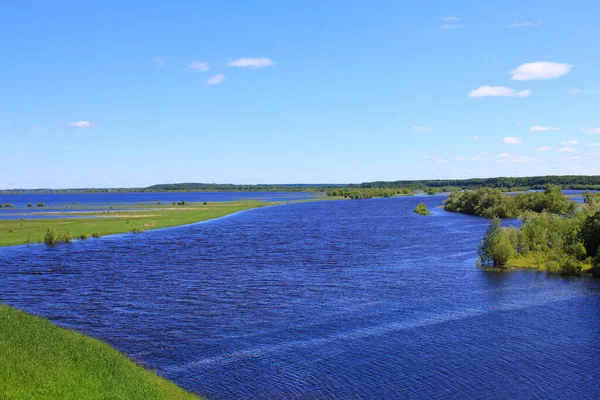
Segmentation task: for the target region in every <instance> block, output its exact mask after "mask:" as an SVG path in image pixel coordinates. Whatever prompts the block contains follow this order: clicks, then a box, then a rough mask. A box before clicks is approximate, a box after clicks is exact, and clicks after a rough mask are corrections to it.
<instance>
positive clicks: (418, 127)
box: [412, 125, 433, 132]
mask: <svg viewBox="0 0 600 400" xmlns="http://www.w3.org/2000/svg"><path fill="white" fill-rule="evenodd" d="M412 129H413V131H414V132H431V131H432V130H433V128H431V127H429V126H421V125H415V126H413V128H412Z"/></svg>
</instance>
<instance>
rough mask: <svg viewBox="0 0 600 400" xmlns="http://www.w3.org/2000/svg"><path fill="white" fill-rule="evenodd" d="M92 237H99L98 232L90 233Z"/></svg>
mask: <svg viewBox="0 0 600 400" xmlns="http://www.w3.org/2000/svg"><path fill="white" fill-rule="evenodd" d="M92 237H93V238H94V239H98V238H99V237H100V234H99V233H98V232H94V233H92Z"/></svg>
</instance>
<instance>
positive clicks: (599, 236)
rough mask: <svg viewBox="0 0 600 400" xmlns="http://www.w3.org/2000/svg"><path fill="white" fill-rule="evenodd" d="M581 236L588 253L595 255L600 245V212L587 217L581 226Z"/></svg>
mask: <svg viewBox="0 0 600 400" xmlns="http://www.w3.org/2000/svg"><path fill="white" fill-rule="evenodd" d="M580 238H581V241H582V242H583V245H584V246H585V249H586V251H587V255H588V256H592V257H594V256H595V255H596V252H597V251H598V248H599V247H600V212H597V213H595V214H594V215H590V216H589V217H587V218H586V219H585V221H584V222H583V225H582V226H581V233H580Z"/></svg>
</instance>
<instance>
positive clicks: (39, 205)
mask: <svg viewBox="0 0 600 400" xmlns="http://www.w3.org/2000/svg"><path fill="white" fill-rule="evenodd" d="M37 206H38V207H46V205H45V204H44V203H38V204H37Z"/></svg>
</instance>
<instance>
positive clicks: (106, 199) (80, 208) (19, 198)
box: [0, 192, 324, 220]
mask: <svg viewBox="0 0 600 400" xmlns="http://www.w3.org/2000/svg"><path fill="white" fill-rule="evenodd" d="M323 195H324V193H315V192H153V193H146V192H140V193H135V192H133V193H64V194H49V193H36V194H29V193H27V194H0V204H2V205H4V204H12V207H2V208H0V220H2V219H19V218H21V217H24V218H56V216H55V215H52V214H50V215H48V213H50V212H53V213H55V212H59V211H60V212H67V213H68V212H90V211H108V210H110V209H111V207H113V206H114V207H115V208H116V209H119V210H127V209H135V208H136V205H137V206H139V205H140V204H157V203H158V202H160V203H162V204H170V203H172V202H174V201H182V200H185V201H187V202H205V201H206V202H222V201H239V200H261V201H294V200H307V199H313V198H315V197H318V196H323ZM29 203H31V204H32V206H33V207H27V205H28V204H29ZM38 203H44V204H45V207H37V204H38Z"/></svg>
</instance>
